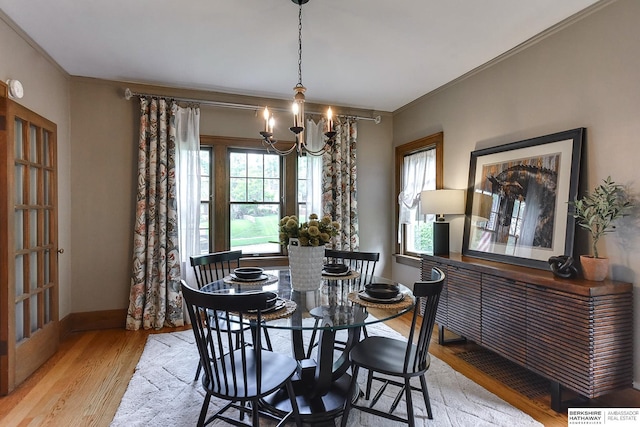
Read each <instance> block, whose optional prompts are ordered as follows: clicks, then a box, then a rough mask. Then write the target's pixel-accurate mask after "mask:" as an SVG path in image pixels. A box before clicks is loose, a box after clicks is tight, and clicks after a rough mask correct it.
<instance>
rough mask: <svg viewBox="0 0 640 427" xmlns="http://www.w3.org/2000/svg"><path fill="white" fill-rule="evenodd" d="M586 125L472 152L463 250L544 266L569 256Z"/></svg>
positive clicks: (494, 257) (473, 253)
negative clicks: (551, 258) (553, 260)
mask: <svg viewBox="0 0 640 427" xmlns="http://www.w3.org/2000/svg"><path fill="white" fill-rule="evenodd" d="M585 133H586V129H585V128H577V129H572V130H567V131H564V132H558V133H554V134H550V135H545V136H540V137H537V138H531V139H527V140H523V141H517V142H512V143H508V144H504V145H500V146H497V147H490V148H485V149H481V150H477V151H473V152H472V153H471V162H470V165H469V185H468V188H467V201H466V209H465V214H466V215H465V223H464V234H463V242H462V254H463V255H466V256H470V257H476V258H484V259H488V260H493V261H500V262H505V263H509V264H518V265H524V266H527V267H533V268H539V269H545V270H548V269H549V264H548V259H549V257H551V256H558V255H567V256H573V243H574V234H575V219H574V217H573V216H572V215H571V214H570V211H569V207H570V205H569V203H568V202H569V201H573V200H575V199H576V195H577V193H578V179H579V174H580V156H581V152H582V145H583V142H584V137H585Z"/></svg>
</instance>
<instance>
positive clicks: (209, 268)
mask: <svg viewBox="0 0 640 427" xmlns="http://www.w3.org/2000/svg"><path fill="white" fill-rule="evenodd" d="M240 258H242V251H223V252H213V253H210V254H204V255H196V256H192V257H190V258H189V260H190V261H191V267H193V272H194V273H195V276H196V282H197V283H198V289H201V288H202V287H203V286H204V285H206V284H207V283H211V282H214V281H216V280H220V279H223V278H224V277H225V276H228V275H229V274H231V273H233V270H234V269H236V268H238V267H240Z"/></svg>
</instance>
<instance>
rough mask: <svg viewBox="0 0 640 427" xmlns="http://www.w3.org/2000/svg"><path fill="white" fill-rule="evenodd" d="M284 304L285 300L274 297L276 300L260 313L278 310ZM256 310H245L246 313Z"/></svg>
mask: <svg viewBox="0 0 640 427" xmlns="http://www.w3.org/2000/svg"><path fill="white" fill-rule="evenodd" d="M286 304H287V302H286V301H285V300H284V299H282V298H276V300H275V301H274V302H273V305H272V306H270V307H269V308H265V309H264V310H262V314H265V313H271V312H273V311H277V310H280V309H282V308H284V307H285V306H286ZM257 312H258V310H249V311H247V313H257Z"/></svg>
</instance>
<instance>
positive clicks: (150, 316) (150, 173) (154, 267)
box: [126, 98, 184, 330]
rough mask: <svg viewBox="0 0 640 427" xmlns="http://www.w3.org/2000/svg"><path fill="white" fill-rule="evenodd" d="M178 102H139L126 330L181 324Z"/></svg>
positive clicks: (143, 99)
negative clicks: (178, 224)
mask: <svg viewBox="0 0 640 427" xmlns="http://www.w3.org/2000/svg"><path fill="white" fill-rule="evenodd" d="M177 108H178V106H177V104H176V103H175V102H174V101H171V102H170V103H168V102H167V101H166V100H164V99H156V98H151V99H147V98H140V140H139V142H138V180H137V182H138V188H137V197H136V212H135V215H136V220H135V225H134V230H133V271H132V272H131V292H130V295H129V309H128V312H127V324H126V328H127V329H130V330H137V329H140V327H142V328H144V329H150V328H155V329H159V328H162V327H163V326H182V325H184V316H183V309H182V293H181V291H180V254H179V253H178V227H177V216H178V212H177V203H176V173H175V152H176V147H175V137H176V128H175V113H176V111H177Z"/></svg>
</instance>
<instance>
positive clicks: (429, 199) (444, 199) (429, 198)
mask: <svg viewBox="0 0 640 427" xmlns="http://www.w3.org/2000/svg"><path fill="white" fill-rule="evenodd" d="M420 207H421V212H422V213H423V214H434V215H437V217H436V220H435V221H434V222H433V254H434V255H444V256H449V223H448V222H446V221H445V220H444V216H445V215H460V214H463V213H464V190H427V191H423V192H422V193H420Z"/></svg>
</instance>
